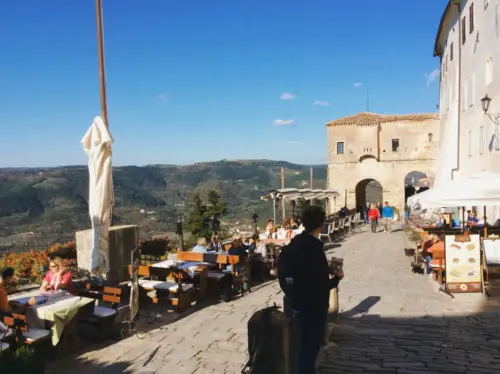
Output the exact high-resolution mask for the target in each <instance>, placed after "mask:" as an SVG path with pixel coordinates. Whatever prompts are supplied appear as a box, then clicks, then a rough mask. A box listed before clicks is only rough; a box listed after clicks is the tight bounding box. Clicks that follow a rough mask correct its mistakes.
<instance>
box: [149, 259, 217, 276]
mask: <svg viewBox="0 0 500 374" xmlns="http://www.w3.org/2000/svg"><path fill="white" fill-rule="evenodd" d="M213 265H214V264H211V263H209V262H187V261H186V262H184V261H177V260H165V261H162V262H158V263H156V264H153V265H151V267H156V268H165V269H168V268H170V267H175V268H177V269H180V270H184V271H186V272H187V273H188V274H189V276H190V277H194V275H195V273H196V271H199V270H200V269H202V268H205V267H210V266H213Z"/></svg>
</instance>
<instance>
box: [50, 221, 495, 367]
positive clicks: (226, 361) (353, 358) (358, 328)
mask: <svg viewBox="0 0 500 374" xmlns="http://www.w3.org/2000/svg"><path fill="white" fill-rule="evenodd" d="M359 231H360V232H358V233H356V234H354V235H349V236H348V237H347V239H346V240H344V241H342V242H341V243H339V244H340V246H337V247H336V248H333V249H332V250H329V251H328V254H329V255H335V256H337V257H343V258H344V269H345V273H346V276H345V279H344V280H343V281H342V282H341V285H340V290H339V296H340V308H341V311H342V312H343V313H342V315H341V316H340V317H339V319H338V321H337V323H336V324H335V325H332V326H334V328H335V331H334V335H333V341H334V342H335V345H336V346H331V347H328V348H326V349H324V351H323V352H322V355H321V362H320V364H319V374H329V373H421V372H427V373H428V372H435V373H461V372H464V373H465V372H468V373H499V372H500V335H498V334H499V333H500V322H498V321H499V320H500V318H499V317H498V316H497V315H496V314H500V308H498V305H497V304H496V303H495V302H491V301H486V300H485V299H484V298H483V296H482V295H458V296H457V298H456V299H454V300H452V299H451V298H450V297H449V296H447V295H445V294H443V293H440V292H438V290H437V287H436V285H435V284H434V283H433V282H432V281H431V280H430V279H428V278H427V277H425V276H423V275H417V274H413V273H412V272H411V269H410V265H409V259H408V258H407V257H405V256H404V251H403V248H404V246H405V238H404V234H403V233H402V232H394V233H392V234H384V233H377V234H372V233H371V232H367V231H366V230H365V229H360V230H359ZM274 302H276V303H277V304H279V305H281V303H282V295H281V292H280V290H279V286H278V284H277V283H276V282H272V283H270V284H268V285H266V286H263V287H261V288H260V289H258V290H255V291H253V292H252V293H251V294H249V295H246V296H245V297H243V298H241V299H238V300H235V301H233V302H231V303H227V304H225V303H221V304H217V305H213V306H208V307H205V308H204V309H201V310H199V311H196V312H194V313H193V314H191V315H189V316H187V317H184V318H182V319H180V320H178V321H177V322H174V323H171V324H168V325H165V326H161V325H160V324H157V325H156V326H157V329H156V330H153V331H151V332H150V333H149V334H148V335H147V336H146V337H145V338H144V339H143V340H140V339H138V338H137V337H135V336H133V337H130V338H127V339H124V340H122V341H120V342H116V343H114V344H111V345H109V346H107V347H93V348H89V349H90V351H89V352H88V353H85V354H83V355H81V356H80V357H77V358H67V359H64V360H60V361H57V362H55V363H53V364H51V365H50V367H49V369H48V370H47V373H48V374H67V373H71V374H80V373H82V374H83V373H85V374H94V373H110V374H114V373H135V374H139V373H143V374H146V373H157V374H170V373H172V374H173V373H175V374H183V373H188V374H193V373H200V374H202V373H210V374H233V373H240V372H241V368H242V366H243V365H244V363H245V362H246V360H247V335H246V334H247V331H246V324H247V321H248V319H249V318H250V316H251V315H252V314H253V313H254V312H255V311H256V310H258V309H260V308H263V307H265V306H267V305H272V304H273V303H274Z"/></svg>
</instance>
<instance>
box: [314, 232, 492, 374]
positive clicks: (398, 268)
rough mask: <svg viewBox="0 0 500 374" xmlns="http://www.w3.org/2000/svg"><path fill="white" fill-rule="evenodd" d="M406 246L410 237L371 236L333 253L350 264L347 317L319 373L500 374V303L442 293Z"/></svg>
mask: <svg viewBox="0 0 500 374" xmlns="http://www.w3.org/2000/svg"><path fill="white" fill-rule="evenodd" d="M404 247H405V236H404V234H403V233H402V232H394V233H391V234H385V233H382V232H379V233H376V234H372V233H370V232H366V231H365V232H364V233H362V234H357V235H354V236H352V237H350V238H349V239H348V240H347V241H346V242H345V244H344V243H342V245H341V246H340V247H339V248H335V249H333V250H332V251H329V252H333V253H334V255H335V256H336V257H343V258H344V259H345V260H344V268H345V273H346V276H345V278H344V280H343V281H342V282H341V284H340V288H339V299H340V300H339V305H340V309H341V311H342V312H343V313H342V314H341V315H340V317H339V319H338V320H337V323H336V324H335V325H334V326H335V328H334V334H333V337H332V338H333V341H334V343H335V344H336V347H335V346H334V347H329V348H328V349H326V350H325V351H324V352H323V354H322V361H321V363H320V369H319V373H320V374H327V373H328V374H330V373H415V374H417V373H429V372H433V373H499V372H500V335H499V332H500V319H499V315H500V307H499V304H498V302H496V301H494V300H486V299H485V298H484V297H483V296H482V295H481V294H479V295H478V294H469V295H456V298H455V299H451V298H450V296H448V295H446V294H444V293H442V292H439V291H438V287H437V284H436V282H434V281H432V280H431V279H429V278H428V277H426V276H424V275H420V274H414V273H412V272H411V269H410V260H409V259H408V258H407V257H405V256H404V250H403V248H404Z"/></svg>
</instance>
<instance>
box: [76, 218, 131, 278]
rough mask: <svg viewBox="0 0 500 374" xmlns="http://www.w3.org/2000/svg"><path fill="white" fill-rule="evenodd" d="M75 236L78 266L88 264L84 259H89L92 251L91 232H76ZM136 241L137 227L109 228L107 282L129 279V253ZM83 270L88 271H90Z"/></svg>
mask: <svg viewBox="0 0 500 374" xmlns="http://www.w3.org/2000/svg"><path fill="white" fill-rule="evenodd" d="M75 236H76V253H77V262H78V264H85V263H88V260H86V259H88V258H89V257H90V252H91V250H92V230H91V229H89V230H83V231H78V232H77V233H76V234H75ZM138 239H139V227H138V226H136V225H126V226H112V227H110V228H109V237H108V243H109V248H108V251H109V263H110V269H109V272H108V273H107V274H106V279H107V280H108V281H109V282H111V283H118V282H124V281H126V280H128V279H129V274H128V265H129V264H130V253H131V252H132V250H133V249H134V248H135V247H136V246H137V241H138ZM80 267H81V266H80ZM82 268H83V267H82ZM84 269H85V268H84ZM85 270H88V271H90V269H85Z"/></svg>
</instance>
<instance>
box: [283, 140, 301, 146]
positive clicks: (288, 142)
mask: <svg viewBox="0 0 500 374" xmlns="http://www.w3.org/2000/svg"><path fill="white" fill-rule="evenodd" d="M285 144H288V145H298V144H302V142H301V141H298V140H289V141H287V142H285Z"/></svg>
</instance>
